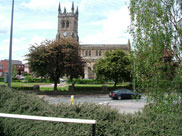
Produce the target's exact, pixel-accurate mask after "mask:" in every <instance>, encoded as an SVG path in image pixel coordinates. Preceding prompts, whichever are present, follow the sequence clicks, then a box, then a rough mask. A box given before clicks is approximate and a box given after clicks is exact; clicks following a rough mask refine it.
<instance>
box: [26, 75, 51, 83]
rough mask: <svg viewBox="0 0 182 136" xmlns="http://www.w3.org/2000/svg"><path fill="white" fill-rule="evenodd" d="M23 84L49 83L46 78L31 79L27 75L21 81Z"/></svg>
mask: <svg viewBox="0 0 182 136" xmlns="http://www.w3.org/2000/svg"><path fill="white" fill-rule="evenodd" d="M23 82H24V83H51V81H50V80H49V79H48V78H33V77H32V76H31V75H27V76H26V77H25V79H24V80H23Z"/></svg>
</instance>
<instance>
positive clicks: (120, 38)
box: [81, 6, 130, 44]
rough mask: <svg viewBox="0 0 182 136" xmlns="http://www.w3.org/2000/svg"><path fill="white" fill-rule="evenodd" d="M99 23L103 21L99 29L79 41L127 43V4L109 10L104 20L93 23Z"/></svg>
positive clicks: (128, 17) (128, 21) (128, 22)
mask: <svg viewBox="0 0 182 136" xmlns="http://www.w3.org/2000/svg"><path fill="white" fill-rule="evenodd" d="M101 23H103V25H102V29H101V31H100V32H98V33H96V34H92V35H87V36H85V37H82V40H81V43H117V44H119V43H120V44H121V43H123V42H124V43H127V40H128V39H129V34H128V32H127V28H128V26H129V24H130V16H129V10H128V8H127V6H125V7H122V8H121V9H120V10H115V11H112V12H110V13H109V15H108V18H107V19H106V20H104V21H103V20H101V22H100V23H99V22H96V23H95V25H97V24H98V25H101ZM93 24H94V23H93ZM126 37H128V38H126Z"/></svg>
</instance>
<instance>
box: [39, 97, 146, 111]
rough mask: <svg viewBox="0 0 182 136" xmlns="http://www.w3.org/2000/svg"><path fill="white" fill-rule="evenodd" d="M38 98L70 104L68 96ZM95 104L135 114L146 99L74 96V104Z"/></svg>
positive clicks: (52, 102)
mask: <svg viewBox="0 0 182 136" xmlns="http://www.w3.org/2000/svg"><path fill="white" fill-rule="evenodd" d="M39 97H40V98H43V99H44V100H46V101H48V102H49V103H51V104H60V103H71V102H70V98H71V97H70V96H48V95H39ZM85 102H86V103H95V104H100V105H109V106H111V107H112V108H113V109H117V110H118V111H119V112H120V113H135V112H137V111H141V110H142V109H143V107H144V106H145V104H146V97H145V96H142V98H141V99H139V100H134V99H132V100H112V99H111V98H109V96H108V95H77V96H74V103H85Z"/></svg>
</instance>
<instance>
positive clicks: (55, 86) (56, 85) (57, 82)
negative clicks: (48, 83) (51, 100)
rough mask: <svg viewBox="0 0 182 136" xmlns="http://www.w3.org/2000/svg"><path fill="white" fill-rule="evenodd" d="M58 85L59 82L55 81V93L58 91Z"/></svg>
mask: <svg viewBox="0 0 182 136" xmlns="http://www.w3.org/2000/svg"><path fill="white" fill-rule="evenodd" d="M57 84H58V82H57V81H55V82H54V91H57Z"/></svg>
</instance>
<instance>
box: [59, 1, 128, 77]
mask: <svg viewBox="0 0 182 136" xmlns="http://www.w3.org/2000/svg"><path fill="white" fill-rule="evenodd" d="M62 38H76V40H77V41H78V42H79V36H78V7H77V9H76V12H75V10H74V3H72V8H71V12H70V13H69V12H66V8H64V11H63V12H62V11H61V6H60V4H59V7H58V31H57V35H56V40H60V39H62ZM115 49H119V50H123V51H125V52H129V51H130V42H129V41H128V43H126V44H92V43H91V44H79V53H80V56H81V58H82V60H83V61H84V62H85V65H84V78H89V79H91V78H92V79H94V78H96V74H95V73H94V69H95V63H96V62H97V60H98V59H100V58H103V57H104V54H105V52H106V51H112V50H115Z"/></svg>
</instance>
